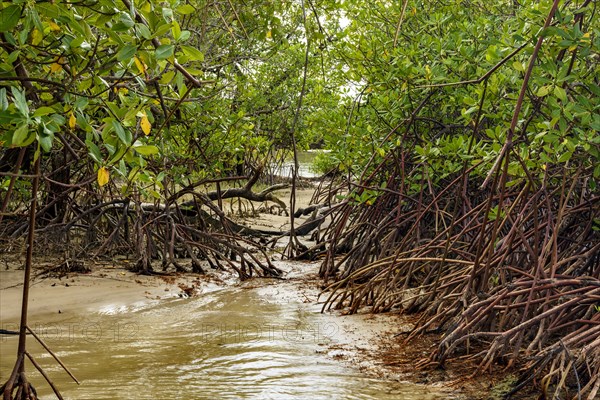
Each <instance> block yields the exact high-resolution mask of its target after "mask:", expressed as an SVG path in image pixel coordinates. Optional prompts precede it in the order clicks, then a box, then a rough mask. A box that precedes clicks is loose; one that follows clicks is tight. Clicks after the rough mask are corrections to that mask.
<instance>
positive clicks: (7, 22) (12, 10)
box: [0, 4, 21, 32]
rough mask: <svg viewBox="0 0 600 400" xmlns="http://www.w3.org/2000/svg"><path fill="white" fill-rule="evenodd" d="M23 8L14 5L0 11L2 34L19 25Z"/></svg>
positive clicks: (0, 29)
mask: <svg viewBox="0 0 600 400" xmlns="http://www.w3.org/2000/svg"><path fill="white" fill-rule="evenodd" d="M20 18H21V7H20V6H18V5H16V4H13V5H10V6H8V7H6V8H5V9H4V10H2V11H0V32H8V31H10V30H12V29H13V28H14V27H15V26H17V24H18V23H19V19H20Z"/></svg>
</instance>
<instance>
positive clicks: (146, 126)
mask: <svg viewBox="0 0 600 400" xmlns="http://www.w3.org/2000/svg"><path fill="white" fill-rule="evenodd" d="M140 127H141V128H142V132H144V134H145V135H149V134H150V130H151V129H152V124H150V121H148V117H147V116H146V115H144V116H143V117H142V120H141V121H140Z"/></svg>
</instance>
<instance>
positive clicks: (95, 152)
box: [85, 140, 102, 164]
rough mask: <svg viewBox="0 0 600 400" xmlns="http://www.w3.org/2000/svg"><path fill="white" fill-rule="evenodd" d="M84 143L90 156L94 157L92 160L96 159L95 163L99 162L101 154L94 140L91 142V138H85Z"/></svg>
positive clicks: (100, 161)
mask: <svg viewBox="0 0 600 400" xmlns="http://www.w3.org/2000/svg"><path fill="white" fill-rule="evenodd" d="M85 144H86V145H87V147H88V153H89V155H90V157H92V158H93V159H94V161H96V162H97V163H99V164H101V163H102V154H101V153H100V149H99V148H98V146H96V144H95V143H94V142H92V141H91V140H86V141H85Z"/></svg>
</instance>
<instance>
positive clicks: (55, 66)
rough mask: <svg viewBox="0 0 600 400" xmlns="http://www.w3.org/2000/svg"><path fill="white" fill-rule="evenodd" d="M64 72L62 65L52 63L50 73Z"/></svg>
mask: <svg viewBox="0 0 600 400" xmlns="http://www.w3.org/2000/svg"><path fill="white" fill-rule="evenodd" d="M61 70H62V65H60V64H59V63H52V64H51V65H50V72H58V71H61Z"/></svg>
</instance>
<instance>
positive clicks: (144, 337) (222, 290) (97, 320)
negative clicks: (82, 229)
mask: <svg viewBox="0 0 600 400" xmlns="http://www.w3.org/2000/svg"><path fill="white" fill-rule="evenodd" d="M295 268H296V270H298V269H299V268H300V269H301V268H302V266H301V265H300V266H298V265H296V266H295ZM1 274H2V273H0V277H1V276H2V275H1ZM122 274H124V273H123V272H116V276H117V277H118V276H123V275H122ZM123 277H124V276H123ZM83 278H85V279H84V280H83V281H86V279H96V278H94V277H83ZM98 279H100V280H101V279H102V277H100V278H98ZM68 282H71V285H69V286H68V287H66V286H65V281H64V280H61V281H60V285H59V286H60V288H58V289H57V290H62V292H63V293H77V292H76V291H77V290H81V291H82V292H84V291H85V287H86V286H85V285H86V284H85V283H81V282H82V281H81V280H80V278H77V279H72V280H70V281H68ZM189 282H199V281H189ZM53 283H54V284H55V286H52V284H53ZM142 283H143V282H142ZM139 285H140V284H139V283H138V286H139ZM191 286H194V292H193V293H192V297H185V295H184V293H185V292H183V291H181V290H178V286H176V285H171V286H168V287H165V289H162V288H161V289H160V290H161V291H164V292H165V293H166V294H165V295H163V296H156V292H154V293H151V292H150V291H148V290H144V293H146V294H147V295H146V297H145V299H144V300H138V301H133V300H134V299H135V298H134V297H130V298H129V299H130V301H129V302H127V301H122V300H119V298H118V297H114V298H113V297H111V296H110V293H107V297H106V298H105V299H104V301H102V299H97V301H96V302H95V303H93V304H85V303H86V298H85V297H82V298H81V299H80V301H81V302H82V304H79V305H78V307H69V305H68V304H65V305H64V306H62V307H61V308H62V309H64V310H65V311H62V310H61V311H60V313H59V312H57V311H56V310H54V312H51V310H47V312H44V313H36V312H35V311H34V312H33V317H32V318H31V319H30V321H31V322H30V325H31V326H32V327H33V329H34V331H36V332H38V333H39V334H40V335H41V336H42V338H43V340H44V341H45V342H47V343H48V345H50V347H51V348H52V349H53V350H54V351H56V352H57V354H58V355H59V357H60V358H61V359H62V360H63V361H64V362H65V364H66V365H67V366H68V367H69V368H70V369H71V371H72V372H73V373H74V375H75V376H76V377H77V378H78V379H79V380H80V381H81V385H79V386H78V385H77V384H75V383H74V382H72V381H71V379H70V378H69V377H68V376H67V375H66V374H65V373H64V372H63V371H62V369H61V367H60V366H58V365H57V364H56V362H55V361H54V360H53V359H52V358H51V357H50V356H49V355H48V354H47V353H46V352H45V351H44V349H43V348H42V347H41V346H40V345H39V344H37V343H35V342H34V340H33V338H31V337H30V338H29V339H28V343H29V349H30V352H31V353H32V354H33V355H34V357H35V358H36V359H37V360H38V361H39V363H40V364H41V365H42V366H43V367H44V368H45V369H46V371H47V372H48V373H49V375H50V376H51V378H52V379H53V381H54V382H55V383H56V384H57V386H58V387H59V388H60V390H61V392H62V394H63V396H64V397H65V398H66V399H121V398H131V397H133V398H140V399H181V398H189V399H242V398H244V399H442V398H448V397H449V396H448V394H447V393H442V392H440V391H439V390H438V389H434V388H428V387H426V386H422V385H415V384H410V383H403V382H398V381H395V380H392V379H388V380H384V379H377V378H373V377H369V376H368V374H365V373H364V372H362V371H360V370H359V369H358V368H357V366H358V363H357V364H356V365H352V363H351V362H348V360H352V357H356V356H357V354H356V353H354V354H353V349H354V348H355V347H359V346H360V345H361V343H360V341H357V339H358V338H360V337H366V336H369V335H370V334H372V332H371V331H370V328H372V327H369V326H368V325H365V324H364V321H363V322H358V323H356V322H354V323H353V322H351V321H350V322H349V321H348V320H343V319H341V318H340V317H339V316H337V315H334V314H330V313H321V312H320V305H319V304H317V302H316V296H317V295H318V292H317V290H316V289H315V288H311V287H309V286H307V285H306V284H303V286H302V284H300V281H299V280H297V279H294V277H293V276H289V279H288V280H283V281H282V280H271V279H257V280H253V281H248V282H242V283H232V282H229V283H226V284H223V282H221V283H218V284H217V283H215V282H214V281H208V282H206V281H202V282H199V283H194V284H193V285H191ZM44 287H45V288H46V289H44ZM34 288H35V289H37V290H36V291H37V292H38V294H39V293H41V292H42V291H44V290H46V291H47V294H50V295H51V292H49V290H51V289H50V288H56V281H54V282H53V281H52V280H45V281H44V282H42V283H40V284H39V285H37V287H36V286H34ZM70 289H71V290H72V291H71V292H69V290H70ZM88 289H89V288H88ZM142 289H143V286H142ZM97 290H98V288H96V289H92V290H91V291H92V292H94V291H97ZM121 290H125V289H124V288H123V287H121ZM138 290H141V289H138ZM34 292H35V291H34ZM0 293H2V291H0ZM57 294H59V292H56V293H55V296H56V295H57ZM120 297H121V299H122V298H123V296H120ZM36 298H38V299H39V296H38V297H36ZM66 298H70V299H71V300H72V297H71V296H67V297H66ZM92 298H94V297H92ZM126 298H127V297H126ZM7 299H8V297H6V296H4V297H1V298H0V300H1V301H0V305H1V306H2V307H3V308H5V307H14V306H15V304H8V303H7V302H6V301H5V300H7ZM113 299H114V301H113ZM55 300H56V298H55V299H54V300H53V301H55ZM38 304H39V300H38ZM53 307H54V308H55V309H57V308H59V307H60V305H59V303H56V304H55V305H54V306H53ZM5 315H7V314H5ZM13 315H14V314H13ZM16 321H17V320H16V319H14V318H13V319H10V318H9V319H6V318H4V319H3V321H2V323H3V327H6V328H10V327H12V326H14V324H15V323H16ZM356 321H358V320H356ZM361 330H362V331H361ZM16 345H17V338H16V337H7V336H1V337H0V358H1V361H0V380H1V381H6V379H7V378H8V375H9V374H10V371H11V368H12V365H13V363H14V355H15V353H16ZM28 376H29V377H30V379H31V380H32V381H33V383H34V385H35V387H36V388H37V390H38V393H39V394H40V395H41V398H42V399H51V398H55V397H54V395H53V394H52V392H51V389H50V388H49V387H48V385H47V384H46V383H45V382H44V381H43V378H41V376H40V375H39V374H38V373H37V371H35V370H33V367H31V366H29V367H28Z"/></svg>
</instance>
